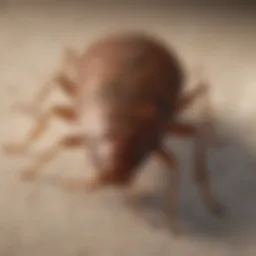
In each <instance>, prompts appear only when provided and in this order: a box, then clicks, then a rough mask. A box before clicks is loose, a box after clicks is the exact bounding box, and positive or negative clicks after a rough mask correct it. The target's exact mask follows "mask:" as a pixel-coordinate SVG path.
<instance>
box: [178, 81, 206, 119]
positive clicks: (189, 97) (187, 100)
mask: <svg viewBox="0 0 256 256" xmlns="http://www.w3.org/2000/svg"><path fill="white" fill-rule="evenodd" d="M207 92H208V86H207V85H206V84H204V83H201V84H199V85H198V86H197V87H196V88H195V89H194V90H192V91H191V92H190V93H187V94H185V95H183V96H182V98H181V100H180V102H179V103H178V108H177V112H178V114H179V113H182V112H183V111H185V110H186V109H187V108H188V107H189V106H190V105H191V104H193V102H194V101H195V100H197V99H198V98H199V97H200V96H206V94H207Z"/></svg>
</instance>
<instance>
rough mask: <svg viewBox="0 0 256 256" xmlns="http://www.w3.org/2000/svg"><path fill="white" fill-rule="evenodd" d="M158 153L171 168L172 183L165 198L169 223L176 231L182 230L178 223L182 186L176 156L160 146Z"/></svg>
mask: <svg viewBox="0 0 256 256" xmlns="http://www.w3.org/2000/svg"><path fill="white" fill-rule="evenodd" d="M156 155H157V156H158V157H159V158H160V159H161V160H162V161H164V163H165V164H166V165H167V166H168V168H170V169H171V170H170V172H168V173H169V174H170V180H169V181H170V184H168V188H167V189H168V191H167V197H166V198H165V209H166V211H167V214H168V224H169V225H170V227H171V229H172V230H173V231H174V232H175V233H179V232H180V228H179V224H178V193H179V186H180V176H179V171H178V166H177V161H176V158H175V157H174V156H173V155H172V153H169V152H168V153H167V152H166V150H165V149H163V148H160V149H159V150H158V151H156Z"/></svg>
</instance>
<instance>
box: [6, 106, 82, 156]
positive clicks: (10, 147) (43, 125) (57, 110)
mask: <svg viewBox="0 0 256 256" xmlns="http://www.w3.org/2000/svg"><path fill="white" fill-rule="evenodd" d="M55 117H58V118H60V119H63V120H65V121H68V122H70V123H72V122H76V120H77V116H76V112H75V110H74V109H73V108H72V107H69V106H54V107H52V108H51V109H49V111H47V112H46V113H43V114H41V115H40V116H39V117H38V118H37V119H36V122H35V124H34V126H33V127H32V128H31V130H30V131H29V132H28V134H27V136H26V137H25V138H24V140H23V141H22V142H19V143H7V144H5V145H4V146H3V150H4V152H6V153H8V154H20V153H24V152H25V151H26V150H27V149H28V148H29V147H30V145H31V144H32V143H34V142H35V141H37V140H38V139H40V137H41V136H42V135H43V133H44V132H45V131H46V129H47V127H48V125H49V123H50V120H51V119H52V118H55Z"/></svg>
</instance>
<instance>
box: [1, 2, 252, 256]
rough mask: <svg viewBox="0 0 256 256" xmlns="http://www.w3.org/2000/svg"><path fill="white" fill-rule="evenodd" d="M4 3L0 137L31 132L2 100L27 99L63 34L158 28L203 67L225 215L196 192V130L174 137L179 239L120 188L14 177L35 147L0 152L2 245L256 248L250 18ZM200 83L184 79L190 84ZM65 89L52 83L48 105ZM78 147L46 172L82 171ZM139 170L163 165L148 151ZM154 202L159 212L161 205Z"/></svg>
mask: <svg viewBox="0 0 256 256" xmlns="http://www.w3.org/2000/svg"><path fill="white" fill-rule="evenodd" d="M10 2H13V4H9V5H4V4H2V5H1V7H0V37H1V40H0V56H1V58H0V65H1V68H0V77H1V87H0V90H1V94H0V95H1V101H0V103H1V108H0V111H1V112H0V117H1V127H0V134H1V143H3V142H5V141H10V140H15V139H21V138H22V137H23V136H24V135H25V134H26V132H27V131H28V129H29V127H30V125H31V124H32V119H31V118H29V117H26V116H23V115H20V114H15V113H11V112H10V110H9V107H10V106H11V104H12V103H13V101H14V100H19V99H22V100H24V101H30V100H32V98H33V95H34V94H35V93H36V92H37V91H38V90H39V88H40V86H41V85H42V84H43V82H44V81H46V80H47V79H48V77H49V75H50V74H51V73H52V72H54V70H56V68H57V66H58V61H59V59H60V55H61V53H62V50H63V47H64V46H65V45H67V46H71V47H74V49H77V50H81V49H83V47H84V46H85V45H86V43H88V42H90V41H91V40H93V39H95V38H96V37H98V36H101V35H102V34H103V33H105V32H108V31H113V30H116V29H122V28H129V29H134V28H135V29H139V30H146V31H150V32H152V33H157V34H159V35H160V36H162V37H163V38H165V39H166V40H167V42H169V43H170V45H172V46H173V47H174V48H175V49H177V51H178V53H179V55H180V57H181V59H182V61H183V63H184V67H185V68H186V69H187V70H188V71H190V70H193V69H194V68H195V67H204V72H205V77H207V78H208V79H209V81H210V83H211V86H212V91H211V92H212V94H211V101H212V104H213V106H214V110H215V118H216V128H217V131H218V133H219V134H220V136H221V138H220V139H219V141H220V142H221V143H216V144H214V145H213V147H212V148H210V150H209V159H208V161H209V171H210V173H211V175H212V186H213V189H214V191H215V192H216V195H217V196H218V197H219V198H220V200H221V202H222V203H224V204H225V205H226V206H227V209H228V212H229V216H228V218H227V219H226V220H217V219H215V218H214V217H212V216H211V215H210V214H209V213H208V212H207V211H206V210H205V208H204V207H203V205H202V203H201V200H200V197H199V194H198V191H197V190H196V187H195V184H194V183H193V179H192V175H191V172H192V168H193V165H192V164H193V162H192V160H193V159H192V153H193V147H192V146H193V144H192V141H179V140H174V139H173V140H170V142H169V144H170V148H173V150H174V151H175V152H177V153H178V156H179V160H180V165H181V172H182V178H183V180H182V188H181V197H180V213H181V215H180V216H181V220H182V222H183V224H184V230H186V232H187V233H186V234H187V235H185V236H184V237H182V238H175V237H172V236H170V234H168V232H166V231H165V230H164V229H152V228H151V227H150V226H148V224H147V221H146V220H145V222H144V223H143V221H141V220H139V219H137V218H135V216H134V215H133V214H132V213H131V211H129V207H128V205H127V204H126V203H125V200H124V198H123V197H122V195H121V194H119V193H118V191H110V192H109V193H108V192H107V191H106V192H104V193H98V194H95V195H92V196H86V195H84V194H69V193H67V192H63V191H62V190H60V189H59V188H57V187H54V186H52V185H51V184H47V183H46V182H37V183H32V184H24V183H21V182H20V181H19V180H18V177H19V176H18V175H19V171H20V170H21V168H22V167H25V166H26V165H28V164H29V163H30V162H31V161H32V160H33V159H32V157H7V156H5V155H3V154H2V155H1V179H0V182H1V185H0V255H1V256H5V255H15V256H19V255H24V256H25V255H26V256H30V255H33V256H40V255H62V256H69V255H79V256H80V255H97V256H101V255H102V256H105V255H138V256H143V255H182V256H187V255H207V256H208V255H238V256H242V255H244V256H250V255H255V251H256V246H255V245H254V243H255V241H256V238H255V225H256V218H255V214H256V205H255V201H256V186H255V185H256V173H255V160H254V154H255V145H256V136H254V128H255V125H256V118H255V116H256V115H255V109H256V100H255V98H256V73H255V69H256V64H255V59H256V51H255V45H256V37H255V35H254V34H255V27H254V22H255V21H254V20H253V19H252V18H250V17H249V16H241V15H238V14H237V13H236V11H235V10H234V11H230V15H229V16H228V17H225V14H224V13H223V11H222V12H221V11H219V12H217V11H215V12H209V10H210V9H211V8H208V9H204V10H201V11H195V10H192V9H189V8H186V9H184V8H182V7H179V8H177V7H172V8H170V7H169V8H167V7H165V6H162V7H161V6H158V5H157V4H155V5H150V6H149V5H144V6H143V5H138V4H137V5H128V4H123V5H122V4H119V6H117V5H114V4H108V5H105V6H102V5H101V6H100V5H98V6H94V7H92V6H89V5H87V6H86V5H82V4H81V3H80V4H78V3H75V2H73V3H68V2H67V1H66V2H67V3H64V4H54V5H53V4H37V5H35V4H34V5H32V4H24V5H16V4H14V1H10ZM20 2H22V1H20ZM41 2H42V1H41ZM48 2H50V1H48ZM55 2H58V1H55ZM99 2H103V1H99ZM192 76H193V75H192ZM195 82H196V78H194V79H192V78H191V81H190V85H191V86H192V85H193V83H195ZM62 100H65V98H63V97H62V96H61V93H59V92H58V93H57V94H54V95H52V96H51V97H50V99H49V101H47V104H46V106H45V107H43V109H47V106H49V105H51V104H52V103H53V102H55V101H62ZM188 117H189V116H188ZM69 129H71V130H72V127H71V126H68V125H63V123H62V122H59V121H57V120H55V121H53V122H52V123H51V127H50V129H49V132H48V133H47V134H46V135H45V137H44V139H43V140H42V141H40V144H38V145H37V146H36V147H35V148H34V149H33V150H31V151H32V152H33V151H38V152H39V151H40V150H43V148H46V147H48V146H50V145H51V143H52V142H53V141H54V140H55V139H56V136H60V133H61V134H62V133H66V132H67V131H68V130H69ZM84 155H85V152H83V151H79V150H78V151H74V152H66V153H64V154H63V155H62V156H61V157H59V158H58V159H56V160H55V161H54V163H52V164H51V165H49V167H48V168H46V169H47V170H46V171H45V172H44V173H43V174H44V177H45V176H47V175H51V174H56V173H61V174H63V175H64V174H68V173H75V174H79V173H80V174H83V173H84V172H85V171H87V170H88V169H87V168H86V165H85V164H86V161H85V159H84ZM143 170H144V172H143V173H142V174H143V175H142V177H141V179H140V180H139V181H140V182H141V184H144V183H145V184H146V182H148V183H147V184H149V185H159V186H160V187H161V179H160V178H161V177H163V176H161V175H162V174H164V171H166V170H163V165H159V164H158V163H157V162H155V160H154V159H152V160H150V161H149V162H148V163H147V164H146V166H145V168H143ZM160 174H161V175H160ZM154 181H157V182H154ZM119 195H121V196H120V197H119ZM153 195H154V193H153ZM143 207H145V210H146V209H147V208H149V206H148V205H146V204H145V205H144V206H143ZM152 210H153V213H155V215H154V218H155V219H157V217H159V216H160V214H159V212H157V211H156V210H155V211H154V208H153V207H151V212H152ZM151 217H152V216H151ZM160 217H161V216H160ZM160 219H161V218H160Z"/></svg>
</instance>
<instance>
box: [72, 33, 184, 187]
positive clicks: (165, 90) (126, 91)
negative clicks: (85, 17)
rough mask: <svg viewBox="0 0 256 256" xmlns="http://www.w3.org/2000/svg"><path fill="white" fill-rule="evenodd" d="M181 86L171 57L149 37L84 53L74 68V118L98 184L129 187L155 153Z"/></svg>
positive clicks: (115, 38)
mask: <svg viewBox="0 0 256 256" xmlns="http://www.w3.org/2000/svg"><path fill="white" fill-rule="evenodd" d="M182 82H183V72H182V68H181V67H180V64H179V62H178V60H177V58H176V56H175V55H174V54H173V53H171V52H169V51H168V50H167V48H166V47H165V46H164V44H163V43H162V42H161V41H160V40H157V39H156V38H155V37H153V36H148V35H145V34H140V33H120V34H113V35H110V36H106V37H104V38H101V39H99V40H98V41H97V42H95V43H93V44H92V45H91V46H90V47H89V48H88V49H87V50H86V51H85V53H84V54H83V55H82V56H81V59H80V63H79V74H78V84H79V88H78V95H77V103H78V105H77V106H78V111H79V113H78V114H79V116H80V120H81V125H82V128H83V132H84V136H85V139H86V143H87V146H88V148H89V151H90V153H91V156H92V160H93V163H94V165H95V167H96V168H97V169H98V170H99V171H100V173H101V174H102V179H105V180H106V181H107V182H111V183H113V182H115V183H119V184H123V183H126V182H128V181H130V180H131V177H132V176H133V175H132V174H133V173H134V170H135V167H137V166H138V164H140V163H141V162H142V160H144V159H145V157H146V156H147V155H148V154H149V153H151V152H153V151H154V150H156V149H157V147H158V146H159V144H160V143H161V140H162V138H163V136H164V134H165V132H166V129H167V127H168V125H169V124H170V122H171V120H172V118H173V115H174V112H175V110H176V106H177V102H178V100H179V96H180V92H181V88H182Z"/></svg>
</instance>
